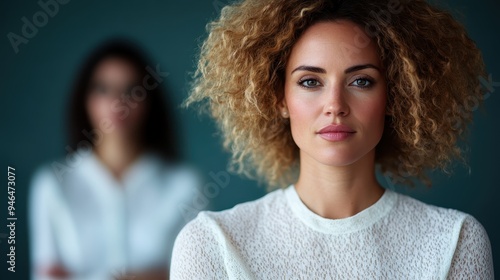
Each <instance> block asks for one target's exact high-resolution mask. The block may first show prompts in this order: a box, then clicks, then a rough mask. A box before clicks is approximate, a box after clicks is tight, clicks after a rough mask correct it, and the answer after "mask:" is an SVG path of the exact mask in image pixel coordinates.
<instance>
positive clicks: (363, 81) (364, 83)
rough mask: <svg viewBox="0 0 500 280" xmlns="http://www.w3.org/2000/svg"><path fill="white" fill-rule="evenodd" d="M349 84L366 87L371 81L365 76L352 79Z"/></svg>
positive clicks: (369, 85)
mask: <svg viewBox="0 0 500 280" xmlns="http://www.w3.org/2000/svg"><path fill="white" fill-rule="evenodd" d="M351 85H354V86H357V87H360V88H367V87H371V86H372V81H370V80H369V79H365V78H359V79H356V80H354V82H352V83H351Z"/></svg>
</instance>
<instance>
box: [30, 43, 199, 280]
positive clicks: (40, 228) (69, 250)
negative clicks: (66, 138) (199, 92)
mask: <svg viewBox="0 0 500 280" xmlns="http://www.w3.org/2000/svg"><path fill="white" fill-rule="evenodd" d="M147 65H148V64H147V62H146V60H145V59H144V57H143V56H142V54H141V52H140V51H139V49H138V48H137V47H135V46H134V45H133V44H130V43H129V42H127V41H124V40H113V41H110V42H106V43H104V44H103V45H102V46H101V47H99V48H97V49H96V50H95V51H94V53H92V54H91V56H90V57H89V58H88V59H87V61H86V64H84V67H83V68H82V70H81V73H80V76H79V78H78V79H77V82H76V85H75V89H74V93H73V98H72V101H71V106H72V107H71V108H70V120H71V124H70V138H71V142H72V143H71V144H72V145H70V147H79V148H78V149H76V152H75V153H73V154H68V156H67V157H66V159H65V160H62V161H57V162H54V163H52V164H50V165H47V166H44V167H42V168H40V169H39V170H38V171H37V172H36V173H35V175H34V177H33V180H32V188H31V193H30V202H29V207H30V209H29V214H30V235H31V257H32V275H33V279H56V278H57V279H127V277H130V276H133V277H134V279H136V280H137V279H166V278H168V265H169V263H170V256H171V252H172V247H173V243H174V240H175V237H176V236H177V234H178V232H179V231H180V230H181V228H182V227H183V226H184V225H185V224H186V223H187V222H188V221H189V219H190V218H192V217H194V216H195V214H196V211H199V210H202V209H201V208H203V207H200V204H198V205H193V197H196V194H197V193H196V192H197V191H198V186H199V179H198V177H197V175H196V173H195V172H194V171H193V170H192V169H190V168H188V167H186V166H184V165H181V164H178V163H176V161H174V160H171V161H170V160H168V159H167V158H168V157H169V155H171V158H174V156H173V155H174V154H175V153H176V152H177V149H178V147H177V146H173V145H174V144H173V143H174V141H173V140H172V139H173V138H172V137H173V136H175V135H172V134H175V133H176V131H175V130H174V129H173V125H172V124H171V123H169V121H171V118H168V117H167V116H168V113H169V112H167V111H166V109H165V108H164V107H165V103H164V101H163V99H162V92H161V91H160V89H161V87H160V86H159V84H158V83H159V82H161V81H162V78H161V76H160V75H161V72H160V73H153V72H151V68H149V70H148V67H147ZM150 65H151V64H150ZM141 83H145V84H144V85H142V89H141V88H136V89H135V90H143V89H144V88H147V89H148V90H147V91H143V92H139V93H141V94H144V93H146V94H145V95H139V94H138V93H135V95H134V92H133V90H134V87H136V86H137V85H138V86H141ZM155 84H156V87H154V86H153V85H155ZM84 141H86V142H87V143H91V144H92V145H90V148H88V149H87V150H85V149H84V145H82V143H84ZM162 145H163V146H162ZM165 145H168V146H166V147H165ZM71 158H72V159H73V160H69V159H71ZM203 206H206V205H203ZM197 207H198V208H200V209H198V208H197ZM186 209H187V211H186Z"/></svg>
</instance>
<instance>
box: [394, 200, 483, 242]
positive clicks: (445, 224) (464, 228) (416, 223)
mask: <svg viewBox="0 0 500 280" xmlns="http://www.w3.org/2000/svg"><path fill="white" fill-rule="evenodd" d="M397 196H398V203H397V204H396V207H395V211H394V216H395V217H396V218H397V219H399V220H400V221H402V222H403V221H406V222H407V225H408V226H410V227H413V228H415V229H417V228H418V229H419V231H421V232H423V233H431V232H435V233H436V234H438V233H439V234H446V235H451V236H452V237H453V239H455V241H456V242H458V241H459V240H458V239H459V237H460V238H463V237H466V236H471V235H470V234H469V233H470V232H475V233H476V234H477V236H480V237H481V238H482V239H486V240H488V237H487V234H486V231H485V229H484V227H483V225H482V224H481V223H480V222H479V221H478V220H477V219H476V218H475V217H474V216H473V215H471V214H469V213H466V212H463V211H461V210H458V209H453V208H447V207H442V206H437V205H433V204H429V203H426V202H423V201H421V200H418V199H416V198H413V197H410V196H408V195H405V194H400V193H398V194H397Z"/></svg>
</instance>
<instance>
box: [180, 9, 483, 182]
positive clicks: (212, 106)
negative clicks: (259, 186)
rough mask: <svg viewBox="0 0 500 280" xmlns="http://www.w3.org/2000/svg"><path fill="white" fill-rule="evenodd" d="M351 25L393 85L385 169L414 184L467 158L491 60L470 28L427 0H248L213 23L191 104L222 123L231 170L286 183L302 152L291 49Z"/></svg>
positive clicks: (382, 157) (382, 151)
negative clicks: (464, 150)
mask: <svg viewBox="0 0 500 280" xmlns="http://www.w3.org/2000/svg"><path fill="white" fill-rule="evenodd" d="M335 20H349V21H351V22H354V23H356V24H357V25H358V26H359V27H360V28H361V30H363V31H364V33H365V34H366V35H368V36H369V37H371V39H372V40H373V41H374V42H376V44H377V46H378V49H379V53H380V56H381V61H382V63H383V65H384V68H385V69H386V73H385V75H386V77H385V78H386V80H387V83H388V89H387V96H388V103H387V112H388V114H389V115H390V116H389V117H387V118H386V122H385V128H384V135H383V136H382V139H381V141H380V143H379V144H378V146H377V148H376V163H377V164H378V165H379V166H380V167H381V170H382V172H387V173H390V174H392V176H394V178H395V179H398V180H400V181H402V182H404V183H411V181H412V179H411V177H413V178H418V179H424V181H425V180H426V179H427V177H426V175H425V172H426V171H427V170H431V169H442V170H445V171H446V170H447V169H446V168H447V166H448V165H449V164H450V163H451V162H452V160H453V159H455V158H458V159H462V157H461V152H460V149H459V148H458V146H457V142H458V140H460V138H463V135H464V131H465V129H466V126H467V124H468V123H469V122H470V121H471V118H472V110H470V104H471V101H472V102H473V103H475V104H478V103H479V102H480V101H482V92H481V87H480V82H479V79H478V77H479V76H480V75H484V63H483V60H482V56H481V53H480V51H479V50H478V48H477V47H476V45H475V43H474V42H473V41H472V40H471V39H470V38H469V37H468V35H467V32H466V30H465V28H464V27H463V26H462V25H461V24H460V23H459V22H457V21H456V20H455V19H454V18H453V17H452V16H451V15H450V14H449V13H448V12H445V11H442V10H440V9H438V8H436V7H433V6H431V5H429V4H428V3H426V2H425V1H423V0H411V1H407V0H406V1H404V0H380V1H377V0H365V1H363V0H361V1H339V0H337V1H335V0H333V1H332V0H309V1H307V0H247V1H243V2H238V3H235V4H233V5H229V6H226V7H224V8H223V10H222V12H221V16H220V18H218V19H217V20H215V21H213V22H211V23H209V24H208V26H207V29H208V32H209V35H208V38H207V39H206V40H205V41H204V43H203V45H202V47H201V53H200V57H199V63H198V69H197V71H196V74H195V75H194V82H193V88H192V92H191V95H190V96H189V98H188V99H187V100H186V103H185V104H187V105H189V104H191V103H198V102H201V104H203V105H204V106H206V108H207V109H208V110H209V112H210V114H211V115H212V117H213V118H214V119H215V120H216V122H217V124H218V125H219V127H220V130H221V132H222V136H223V139H224V147H225V148H226V149H228V150H229V151H230V152H231V153H232V167H234V169H233V170H235V171H237V172H239V173H243V174H246V175H248V176H250V177H257V178H259V179H264V180H265V181H266V182H267V183H268V184H269V186H270V187H276V186H281V187H284V186H286V185H288V184H290V183H292V180H294V179H295V178H296V177H295V176H296V175H297V166H298V161H299V149H298V147H297V146H296V144H295V143H294V141H293V139H292V136H291V131H290V124H289V122H288V120H287V119H283V118H282V117H281V116H280V114H279V110H278V108H279V103H280V102H281V100H282V99H283V96H284V92H283V91H284V79H285V77H284V70H285V66H286V63H287V60H288V57H289V54H290V51H291V49H292V47H293V45H294V44H295V42H296V41H297V40H298V38H299V37H300V36H301V34H302V33H303V32H304V31H305V30H306V29H307V28H308V27H310V26H311V25H313V24H315V23H317V22H321V21H335Z"/></svg>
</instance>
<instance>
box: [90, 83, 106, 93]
mask: <svg viewBox="0 0 500 280" xmlns="http://www.w3.org/2000/svg"><path fill="white" fill-rule="evenodd" d="M92 92H94V93H97V94H102V95H104V94H106V93H107V88H106V86H104V85H102V84H95V85H93V86H92Z"/></svg>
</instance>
